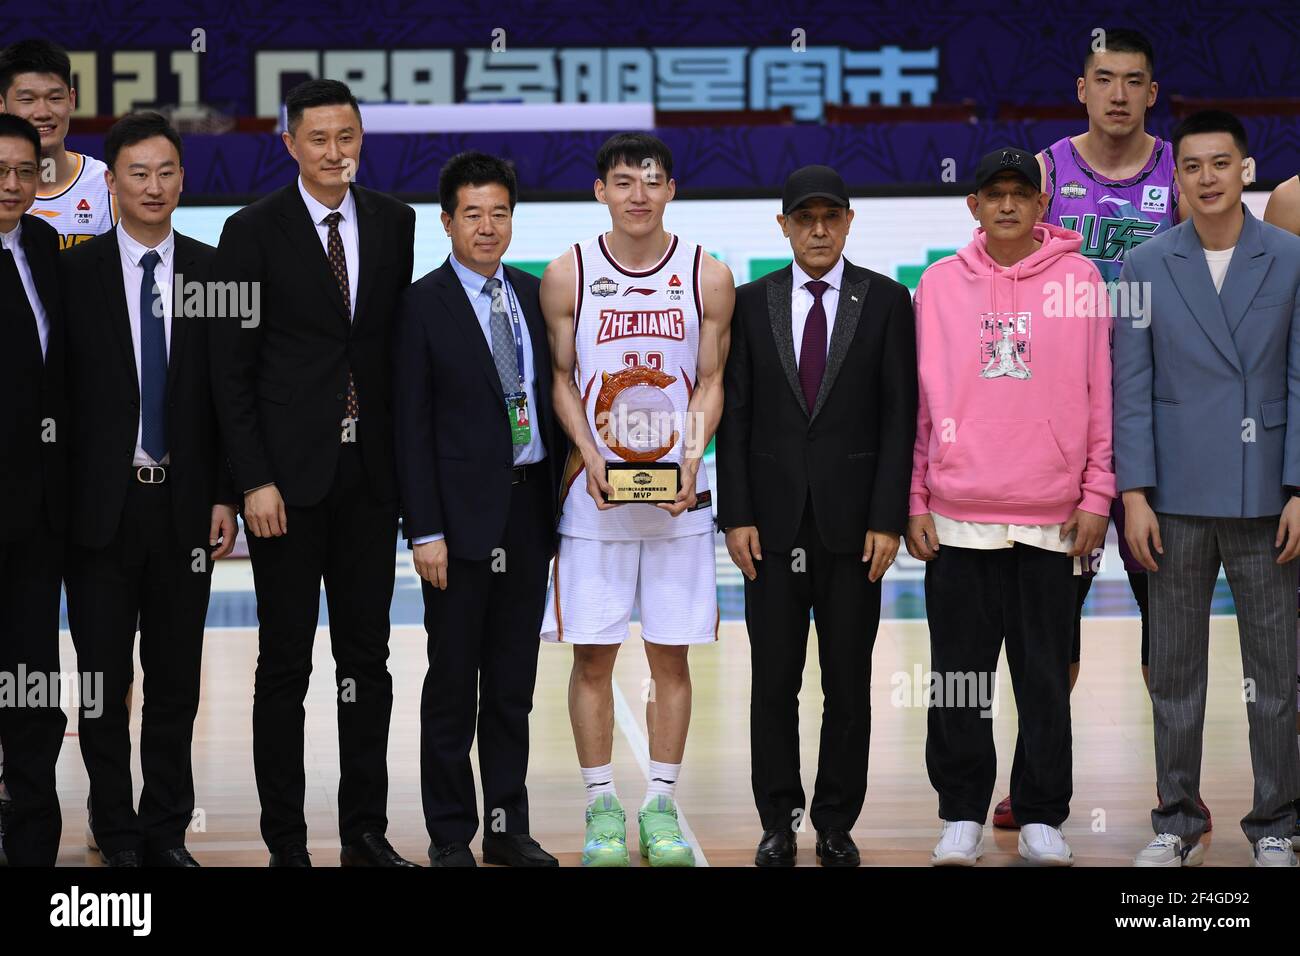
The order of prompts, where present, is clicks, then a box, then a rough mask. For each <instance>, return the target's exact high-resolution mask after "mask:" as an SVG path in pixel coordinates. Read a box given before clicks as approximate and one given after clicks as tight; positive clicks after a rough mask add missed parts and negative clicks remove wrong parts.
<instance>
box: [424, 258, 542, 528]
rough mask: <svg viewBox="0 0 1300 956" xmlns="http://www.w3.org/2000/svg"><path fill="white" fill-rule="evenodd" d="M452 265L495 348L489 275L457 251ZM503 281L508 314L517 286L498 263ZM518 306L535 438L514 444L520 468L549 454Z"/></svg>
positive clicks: (529, 339)
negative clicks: (471, 265) (465, 262)
mask: <svg viewBox="0 0 1300 956" xmlns="http://www.w3.org/2000/svg"><path fill="white" fill-rule="evenodd" d="M451 268H452V270H453V271H454V272H455V273H456V278H458V279H460V284H461V287H462V288H464V290H465V296H466V298H468V299H469V304H470V307H471V308H473V310H474V317H475V318H476V319H478V326H479V329H480V330H482V332H483V337H484V338H485V339H487V344H488V350H489V351H490V350H491V348H492V296H491V295H490V294H489V293H487V292H485V291H484V289H483V286H484V285H485V284H486V283H487V281H488V280H487V277H486V276H483V275H480V274H479V273H477V272H475V271H474V270H473V269H471V268H469V267H468V266H464V265H461V263H460V261H459V260H458V259H457V258H456V256H455V254H453V255H452V256H451ZM493 275H494V276H495V278H497V279H498V280H500V282H501V286H502V289H503V290H504V292H505V294H506V303H507V304H506V314H507V315H509V313H510V305H509V302H510V299H511V297H512V296H513V295H514V289H513V288H511V286H510V281H509V280H508V279H507V278H506V270H505V267H504V266H502V265H501V264H499V263H498V264H497V271H496V272H495V273H494V274H493ZM515 308H516V309H518V311H519V330H520V333H521V336H522V338H523V344H524V367H523V368H522V369H521V372H522V373H523V376H524V394H525V395H527V396H528V399H527V400H528V414H529V421H530V423H531V425H532V437H531V439H530V440H529V442H528V444H527V445H514V446H512V447H513V448H514V462H515V466H516V467H522V466H523V465H531V464H535V463H536V462H539V461H541V460H542V459H543V458H545V457H546V446H545V445H543V444H542V433H541V422H540V421H539V419H538V414H539V412H538V406H537V370H536V369H535V368H534V367H533V340H532V336H531V335H529V332H528V320H527V319H526V318H525V317H524V309H523V306H522V305H519V304H518V300H517V299H516V300H515ZM501 403H502V405H501V414H502V415H504V414H505V397H504V396H502V399H501ZM442 537H443V536H442V534H427V535H421V536H420V537H418V538H412V539H411V544H412V545H417V544H427V543H428V542H430V541H441V540H442Z"/></svg>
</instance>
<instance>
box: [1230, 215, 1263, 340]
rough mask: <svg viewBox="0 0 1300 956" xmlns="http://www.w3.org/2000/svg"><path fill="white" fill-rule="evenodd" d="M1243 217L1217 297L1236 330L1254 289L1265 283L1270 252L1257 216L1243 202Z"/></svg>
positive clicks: (1233, 329)
mask: <svg viewBox="0 0 1300 956" xmlns="http://www.w3.org/2000/svg"><path fill="white" fill-rule="evenodd" d="M1242 210H1243V211H1244V212H1245V214H1246V221H1245V222H1244V223H1242V226H1241V235H1240V236H1239V237H1238V239H1237V247H1236V249H1234V250H1233V253H1232V261H1231V262H1229V263H1228V274H1227V275H1225V276H1224V277H1223V289H1222V291H1221V292H1220V293H1219V299H1220V301H1221V302H1222V304H1223V314H1224V316H1225V317H1226V318H1227V320H1228V328H1229V330H1230V331H1232V332H1233V333H1235V332H1236V331H1237V326H1239V325H1240V324H1241V320H1242V318H1244V317H1245V315H1246V311H1247V310H1248V309H1249V308H1250V303H1251V302H1252V301H1254V298H1255V293H1257V292H1258V291H1259V287H1260V286H1261V285H1263V283H1264V276H1265V275H1267V274H1268V270H1269V266H1271V265H1272V264H1273V256H1272V255H1270V254H1269V253H1268V252H1265V251H1264V240H1263V238H1262V237H1261V236H1260V229H1259V220H1258V219H1256V218H1255V217H1254V216H1252V215H1251V214H1250V210H1249V209H1247V208H1246V206H1245V205H1244V204H1243V205H1242Z"/></svg>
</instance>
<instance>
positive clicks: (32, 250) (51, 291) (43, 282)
mask: <svg viewBox="0 0 1300 956" xmlns="http://www.w3.org/2000/svg"><path fill="white" fill-rule="evenodd" d="M19 241H20V242H21V243H22V247H23V254H24V255H26V257H27V267H28V268H29V269H31V270H32V281H33V282H34V283H35V284H36V296H37V298H39V299H40V300H41V305H42V306H43V307H44V309H45V321H46V322H47V323H48V325H49V338H48V339H47V340H46V343H45V357H46V360H47V361H48V359H49V356H50V354H51V353H52V352H54V351H55V350H56V349H57V348H59V347H60V346H61V338H62V334H63V330H62V327H61V323H60V317H59V315H58V313H57V310H56V309H55V308H54V305H55V303H57V302H58V301H59V275H58V269H57V268H56V267H55V265H54V260H52V259H51V258H50V257H49V256H47V255H46V254H45V250H43V249H40V248H38V247H37V245H36V239H35V236H34V234H33V233H32V230H30V229H24V230H23V231H22V237H21V238H20V240H19ZM33 331H34V332H35V330H33ZM35 334H36V335H37V345H38V346H39V345H40V338H39V335H40V333H39V332H36V333H35Z"/></svg>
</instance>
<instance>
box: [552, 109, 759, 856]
mask: <svg viewBox="0 0 1300 956" xmlns="http://www.w3.org/2000/svg"><path fill="white" fill-rule="evenodd" d="M596 168H597V171H598V172H599V175H600V178H599V179H597V180H596V183H595V193H596V199H597V200H599V201H600V202H602V203H604V204H605V205H606V206H608V207H609V215H610V223H611V226H610V231H609V232H606V233H604V234H603V235H600V236H597V237H595V238H594V239H591V240H590V241H588V242H586V243H585V244H577V245H574V246H573V248H572V249H570V250H569V251H567V252H565V253H564V254H563V255H562V256H560V257H559V258H558V259H556V260H555V261H554V262H552V263H551V264H550V265H549V266H547V268H546V273H545V275H543V277H542V289H541V301H542V311H543V312H544V313H545V315H546V325H547V333H548V335H549V338H550V343H551V354H552V360H553V362H554V366H555V410H556V415H557V416H558V418H559V420H560V423H561V425H562V426H563V427H564V430H565V431H566V432H567V433H568V435H569V437H570V439H572V441H573V446H574V448H573V453H572V455H571V456H570V462H569V467H568V468H567V469H566V472H565V482H564V485H563V487H562V489H561V498H562V501H561V515H560V525H559V532H560V544H559V551H558V553H557V555H556V558H555V566H554V571H553V576H552V578H551V584H550V589H549V593H548V594H547V606H546V617H545V620H544V621H543V623H542V639H543V640H547V641H557V642H564V643H567V644H572V645H573V673H572V676H571V678H570V682H569V717H570V720H571V722H572V725H573V736H574V740H575V742H576V744H577V750H578V762H579V764H580V765H581V768H582V776H583V783H584V785H585V787H586V792H587V813H586V818H587V831H586V840H585V843H584V846H583V854H582V862H583V865H584V866H626V865H628V850H627V836H626V817H625V815H624V812H623V808H622V805H621V804H620V803H619V801H618V797H617V795H616V793H615V789H614V774H613V765H612V751H613V739H614V697H613V685H612V678H613V670H614V659H615V656H616V655H617V654H618V649H619V646H620V645H621V644H622V642H623V641H624V640H625V639H626V638H627V637H628V633H629V631H628V623H629V621H630V620H631V616H632V610H633V607H634V606H636V607H638V608H639V610H640V615H641V637H642V640H643V641H644V643H645V650H646V657H647V659H648V661H649V664H650V674H651V683H650V686H649V688H648V690H649V693H648V697H647V701H648V702H647V704H646V727H647V729H648V732H649V733H648V736H649V741H650V774H649V776H650V782H649V785H648V788H647V794H646V799H645V802H644V803H643V805H642V807H641V809H640V812H639V813H638V823H639V830H640V851H641V855H642V856H643V857H645V858H646V859H647V860H648V861H649V863H650V865H651V866H693V865H694V863H695V855H694V852H693V851H692V849H691V847H690V845H689V844H688V843H687V842H686V840H685V839H684V838H683V836H682V832H681V826H680V824H679V822H678V817H677V807H676V803H675V791H674V788H675V786H676V783H677V778H678V774H679V772H680V770H681V763H682V754H683V752H684V750H685V746H686V731H687V727H688V725H689V723H690V714H691V681H690V672H689V670H688V668H687V661H686V652H687V650H688V649H689V648H690V645H692V644H701V643H706V642H711V641H713V640H716V638H717V626H718V605H717V592H716V590H715V582H714V543H713V509H712V498H711V493H710V491H709V483H708V473H707V471H706V470H705V469H703V468H701V467H700V466H701V463H702V461H703V455H704V449H705V448H706V446H707V445H708V443H709V441H710V439H711V438H712V437H713V433H714V431H715V430H716V428H717V426H718V420H719V419H720V417H721V415H722V370H723V366H724V365H725V364H726V360H727V348H728V346H729V344H730V323H731V310H732V306H733V305H734V303H735V286H734V283H733V282H732V278H731V271H730V270H729V269H728V268H727V267H726V266H724V265H722V264H721V263H720V262H718V261H717V260H715V259H714V258H713V257H712V256H710V255H709V254H708V253H706V252H704V250H703V249H702V248H701V247H700V246H697V245H692V244H690V243H687V242H684V241H683V240H682V239H680V238H679V237H678V236H675V235H672V234H671V233H668V232H665V231H664V228H663V215H664V207H665V206H666V205H667V204H668V202H669V201H670V200H671V199H672V198H673V194H674V192H675V189H676V184H675V183H674V181H673V179H672V169H673V160H672V154H671V153H670V152H669V150H668V147H667V146H665V145H664V144H663V143H662V142H660V141H659V140H658V139H656V138H655V137H653V136H650V135H647V134H644V133H624V134H620V135H617V136H614V137H612V138H610V139H609V140H608V141H606V143H605V144H604V145H603V146H602V147H601V149H600V151H599V153H597V156H596ZM619 461H641V462H646V463H648V464H653V463H654V462H656V461H658V462H672V463H676V464H678V465H679V466H680V491H679V493H678V495H677V497H676V500H675V501H671V502H661V503H658V504H649V503H646V502H632V503H626V504H610V503H608V502H607V501H606V500H605V496H606V495H609V494H611V493H612V490H613V489H612V488H611V486H610V484H609V481H608V480H607V478H606V463H607V462H619Z"/></svg>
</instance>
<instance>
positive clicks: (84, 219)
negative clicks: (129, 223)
mask: <svg viewBox="0 0 1300 956" xmlns="http://www.w3.org/2000/svg"><path fill="white" fill-rule="evenodd" d="M69 155H72V156H75V157H76V158H77V162H78V163H79V166H78V169H77V175H76V176H75V177H73V180H72V183H71V184H70V185H69V186H68V187H67V188H66V189H64V190H62V191H60V192H57V193H49V194H42V193H40V192H38V193H37V194H36V201H35V202H34V203H32V208H31V209H29V210H27V212H28V214H29V215H32V216H40V217H41V218H42V219H44V220H45V221H46V222H48V223H49V224H50V225H51V226H53V227H54V228H55V229H56V230H58V233H59V248H60V249H70V248H72V247H73V246H75V245H76V244H77V243H79V242H85V241H86V240H87V239H93V238H94V237H95V236H98V235H99V234H100V233H104V232H108V230H110V229H112V228H113V223H114V222H116V221H117V209H116V207H115V206H114V205H113V201H112V200H113V197H112V194H111V193H109V191H108V184H107V183H105V182H104V173H105V171H106V170H107V169H108V167H107V166H105V165H104V162H103V160H99V159H95V158H94V157H93V156H87V155H85V154H84V153H70V154H69Z"/></svg>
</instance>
